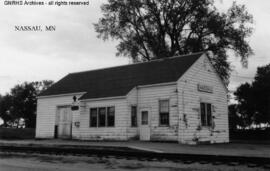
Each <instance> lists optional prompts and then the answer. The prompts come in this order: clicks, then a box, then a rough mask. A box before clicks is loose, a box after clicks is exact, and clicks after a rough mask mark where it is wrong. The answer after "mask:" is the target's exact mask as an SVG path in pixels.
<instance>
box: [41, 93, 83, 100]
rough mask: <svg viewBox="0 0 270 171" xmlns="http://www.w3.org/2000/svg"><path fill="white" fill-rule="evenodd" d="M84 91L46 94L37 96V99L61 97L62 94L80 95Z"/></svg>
mask: <svg viewBox="0 0 270 171" xmlns="http://www.w3.org/2000/svg"><path fill="white" fill-rule="evenodd" d="M85 93H86V92H75V93H67V94H55V95H48V96H37V99H45V98H54V97H63V96H78V95H79V96H80V95H83V94H85Z"/></svg>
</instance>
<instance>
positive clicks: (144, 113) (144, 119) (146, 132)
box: [140, 109, 150, 141]
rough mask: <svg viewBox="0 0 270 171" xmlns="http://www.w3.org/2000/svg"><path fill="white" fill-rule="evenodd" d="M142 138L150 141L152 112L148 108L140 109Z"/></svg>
mask: <svg viewBox="0 0 270 171" xmlns="http://www.w3.org/2000/svg"><path fill="white" fill-rule="evenodd" d="M140 118H141V119H140V120H141V122H140V140H141V141H150V122H149V121H150V119H149V118H150V112H149V110H148V109H143V110H141V111H140Z"/></svg>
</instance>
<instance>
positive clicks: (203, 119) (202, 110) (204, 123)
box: [201, 103, 206, 126]
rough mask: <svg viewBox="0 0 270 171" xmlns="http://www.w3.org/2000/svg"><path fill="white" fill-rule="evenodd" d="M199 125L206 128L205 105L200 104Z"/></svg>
mask: <svg viewBox="0 0 270 171" xmlns="http://www.w3.org/2000/svg"><path fill="white" fill-rule="evenodd" d="M201 123H202V126H206V115H205V103H201Z"/></svg>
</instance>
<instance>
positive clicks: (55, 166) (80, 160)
mask: <svg viewBox="0 0 270 171" xmlns="http://www.w3.org/2000/svg"><path fill="white" fill-rule="evenodd" d="M34 170H35V171H36V170H41V171H55V170H57V171H71V170H77V171H80V170H82V171H84V170H87V171H89V170H94V171H107V170H116V171H118V170H119V171H124V170H135V171H144V170H147V171H254V170H255V171H256V170H257V171H263V170H265V169H263V168H259V167H258V168H251V167H248V166H244V165H236V166H228V165H222V164H219V165H213V164H200V163H192V164H184V163H182V162H181V163H179V162H178V163H176V162H173V161H162V162H160V161H151V162H149V161H140V160H134V159H125V158H115V157H112V156H111V157H110V156H108V157H85V156H62V155H40V154H26V153H7V152H0V171H34Z"/></svg>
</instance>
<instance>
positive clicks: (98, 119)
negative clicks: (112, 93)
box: [89, 106, 115, 128]
mask: <svg viewBox="0 0 270 171" xmlns="http://www.w3.org/2000/svg"><path fill="white" fill-rule="evenodd" d="M109 108H114V113H113V117H114V121H113V126H108V117H109V114H108V112H109ZM101 109H105V125H104V126H100V124H99V121H100V116H99V115H100V113H99V112H100V110H101ZM92 110H96V125H95V126H92V112H91V111H92ZM89 127H90V128H111V127H115V106H107V107H90V108H89Z"/></svg>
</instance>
